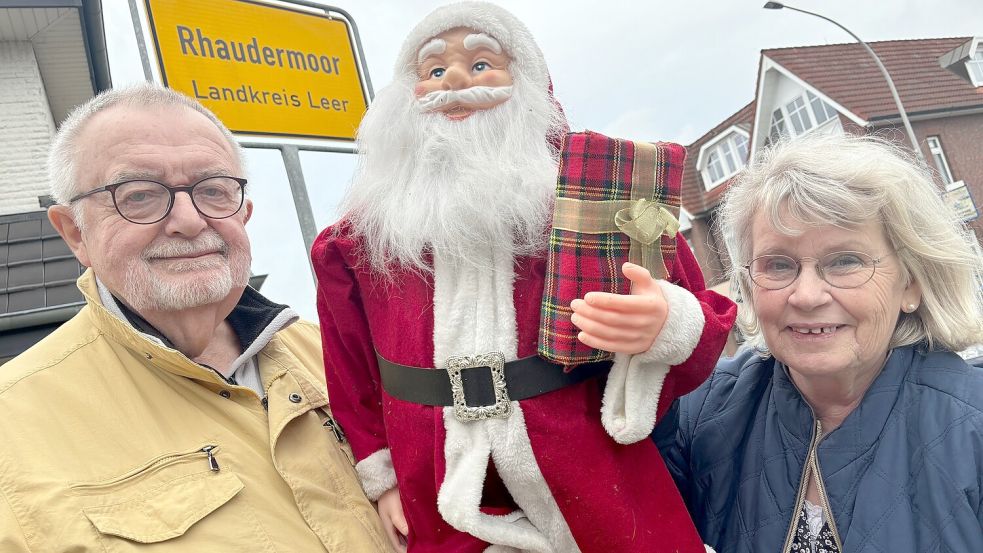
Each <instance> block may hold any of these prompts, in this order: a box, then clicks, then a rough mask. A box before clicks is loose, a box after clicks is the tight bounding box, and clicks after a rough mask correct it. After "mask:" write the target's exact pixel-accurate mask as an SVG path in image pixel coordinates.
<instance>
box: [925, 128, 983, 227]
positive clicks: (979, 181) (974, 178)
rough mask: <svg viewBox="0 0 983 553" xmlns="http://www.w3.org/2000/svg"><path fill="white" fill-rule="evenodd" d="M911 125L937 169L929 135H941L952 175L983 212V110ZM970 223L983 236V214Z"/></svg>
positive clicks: (927, 156) (926, 156) (930, 162)
mask: <svg viewBox="0 0 983 553" xmlns="http://www.w3.org/2000/svg"><path fill="white" fill-rule="evenodd" d="M911 126H912V128H913V129H914V131H915V136H916V137H917V138H918V141H919V142H920V143H921V145H922V153H923V154H924V155H925V159H926V160H927V161H928V163H929V166H930V167H932V168H933V169H934V168H935V164H934V162H933V161H932V154H931V152H929V151H928V146H927V145H926V144H925V138H926V137H929V136H937V137H939V142H941V143H942V151H943V152H944V153H945V157H946V160H947V161H948V162H949V170H950V171H952V178H953V179H954V180H957V181H959V180H961V181H963V182H965V183H966V186H967V187H968V188H969V192H970V194H972V196H973V200H975V201H976V207H977V208H978V209H979V210H980V211H981V212H983V114H975V115H964V116H961V117H945V118H940V119H932V120H929V121H913V122H912V124H911ZM970 226H971V227H972V228H973V230H974V231H975V232H976V236H977V238H978V239H981V240H983V217H981V218H977V219H976V220H975V221H972V222H971V223H970Z"/></svg>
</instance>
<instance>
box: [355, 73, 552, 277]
mask: <svg viewBox="0 0 983 553" xmlns="http://www.w3.org/2000/svg"><path fill="white" fill-rule="evenodd" d="M410 83H411V81H410V79H404V80H402V81H400V82H399V83H394V84H392V85H390V86H389V87H387V88H386V89H384V90H383V91H381V92H380V93H379V95H378V96H377V97H376V99H375V102H374V103H373V106H372V109H371V110H369V113H368V114H367V115H366V117H365V120H364V121H363V123H362V126H361V127H360V129H359V142H358V146H359V151H360V159H359V167H358V170H357V171H356V175H355V178H354V180H353V182H352V187H351V189H350V190H349V192H348V195H347V197H346V199H345V202H344V204H343V209H344V211H345V217H346V218H347V219H348V220H349V221H350V223H351V225H352V231H353V234H355V235H356V236H358V237H360V238H361V240H362V242H363V245H364V248H365V252H364V253H365V254H366V255H367V258H368V260H369V262H370V263H371V264H372V266H373V268H374V269H375V270H376V271H378V272H380V273H383V274H385V275H391V274H392V271H393V270H395V269H397V268H402V269H410V270H419V271H423V272H429V271H431V270H432V267H431V266H430V264H429V263H428V262H427V254H428V253H433V252H438V253H439V254H440V255H441V257H442V258H443V259H448V260H454V261H457V262H460V263H464V264H471V265H479V266H480V265H483V264H484V263H486V262H487V261H486V260H485V259H482V258H476V257H475V255H474V252H475V251H476V250H478V249H480V250H484V251H487V247H488V246H492V247H495V248H501V250H503V251H505V252H506V253H509V254H511V255H513V256H516V255H529V254H533V253H536V252H540V251H543V250H544V249H545V246H546V240H547V231H546V225H547V223H548V221H549V218H550V214H551V211H552V204H553V196H554V190H555V186H556V170H557V161H558V154H557V152H556V151H555V148H553V147H552V146H551V145H550V140H551V139H552V138H553V137H551V136H550V134H551V133H556V132H559V131H558V130H557V129H560V128H562V115H561V113H560V112H559V108H558V107H556V106H555V104H554V103H553V102H551V101H550V99H549V98H548V97H547V96H546V95H545V93H541V92H537V91H535V90H529V87H528V86H523V84H522V83H521V82H520V81H519V80H518V79H517V80H516V83H515V85H514V88H513V96H512V98H510V99H509V100H507V101H506V102H504V103H503V104H501V105H499V106H497V107H495V108H493V109H490V110H486V111H479V112H476V113H474V114H473V115H471V116H470V117H468V118H467V119H464V120H461V121H452V120H449V119H447V118H446V117H445V116H444V115H442V114H440V113H434V112H421V111H420V109H419V108H418V106H417V103H416V99H415V98H414V96H413V93H412V91H411V87H412V84H410ZM539 97H541V98H539ZM529 98H536V100H537V101H529V100H528V99H529ZM479 246H480V248H479Z"/></svg>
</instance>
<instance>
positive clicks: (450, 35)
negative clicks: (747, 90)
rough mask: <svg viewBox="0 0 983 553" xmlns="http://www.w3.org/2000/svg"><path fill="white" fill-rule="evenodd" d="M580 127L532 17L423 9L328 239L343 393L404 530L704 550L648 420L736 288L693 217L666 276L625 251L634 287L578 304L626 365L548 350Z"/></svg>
mask: <svg viewBox="0 0 983 553" xmlns="http://www.w3.org/2000/svg"><path fill="white" fill-rule="evenodd" d="M566 130H567V125H566V122H565V118H564V116H563V113H562V111H561V110H560V107H559V105H558V103H557V102H556V101H555V99H554V98H553V95H552V92H551V84H550V79H549V75H548V72H547V69H546V64H545V60H544V58H543V55H542V54H541V52H540V51H539V48H538V47H537V46H536V44H535V42H534V41H533V39H532V36H531V35H530V33H529V31H528V30H527V29H526V27H525V26H524V25H523V24H522V23H521V22H519V21H518V20H517V19H516V18H515V17H514V16H512V15H511V14H509V13H508V12H506V11H504V10H502V9H501V8H499V7H496V6H494V5H490V4H484V3H462V4H454V5H450V6H446V7H443V8H440V9H438V10H436V11H434V12H433V13H432V14H430V15H429V16H428V17H427V18H426V19H424V20H423V21H422V22H421V23H420V24H419V25H417V26H416V28H415V29H413V31H412V32H411V33H410V35H409V37H408V38H407V39H406V42H405V44H404V46H403V48H402V51H401V52H400V55H399V58H398V60H397V65H396V75H395V78H394V80H393V83H392V84H391V85H389V86H387V87H386V88H385V89H383V90H381V91H380V92H379V94H378V96H377V97H376V99H375V101H374V102H373V104H372V107H371V108H370V109H369V111H368V113H367V115H366V117H365V119H364V121H363V123H362V125H361V127H360V128H359V133H358V146H359V165H358V169H357V173H356V175H355V178H354V181H353V183H352V187H351V189H350V191H349V193H348V196H347V198H346V200H345V204H344V208H345V215H344V216H343V218H342V220H341V221H340V222H338V223H336V224H335V225H333V226H332V227H330V228H328V229H327V230H325V231H324V232H323V233H321V235H320V236H319V237H318V239H317V241H316V243H315V245H314V248H313V252H312V255H313V260H314V264H315V268H316V272H317V277H318V310H319V314H320V320H321V329H322V333H323V338H324V355H325V364H326V370H327V379H328V388H329V393H330V397H331V406H332V410H333V412H334V415H335V417H336V418H337V420H338V421H339V422H340V423H341V425H342V426H343V428H344V431H345V433H346V434H347V437H348V439H349V441H350V442H351V446H352V451H353V452H354V454H355V457H356V461H357V463H356V470H357V472H358V475H359V477H360V478H361V481H362V485H363V487H364V489H365V491H366V493H367V494H368V496H369V497H370V498H371V499H373V500H377V501H378V505H379V510H380V514H381V516H382V517H383V520H384V522H385V523H386V525H387V527H388V528H389V530H390V532H391V539H392V540H393V543H394V546H395V547H396V548H397V549H404V550H405V549H406V548H407V547H408V549H409V550H410V551H411V552H441V553H447V552H472V551H475V552H477V551H532V552H542V553H547V552H555V553H570V552H577V551H582V552H585V553H592V552H602V551H603V552H604V553H611V552H619V551H624V552H629V551H631V552H636V551H637V552H663V551H665V552H668V551H673V552H677V551H678V552H684V553H685V552H703V551H704V547H703V545H702V542H701V541H700V539H699V537H698V535H697V534H696V532H695V530H694V529H693V525H692V523H691V522H690V519H689V515H688V514H687V511H686V508H685V506H684V504H683V503H682V501H681V500H680V497H679V494H678V492H677V491H676V489H675V487H674V484H673V481H672V479H671V478H670V476H669V475H668V473H667V472H666V469H665V467H664V466H663V463H662V459H661V458H660V456H659V453H658V451H657V450H656V448H655V446H654V445H653V443H652V442H651V440H649V439H648V435H649V433H650V432H651V430H652V427H653V425H654V423H655V419H656V418H657V416H660V415H661V414H663V413H664V412H665V410H666V409H668V407H669V406H670V404H671V403H672V401H673V400H674V399H675V397H677V396H679V395H681V394H683V393H686V392H688V391H690V390H691V389H693V388H694V387H696V385H698V384H699V383H700V382H701V381H702V380H703V379H705V378H706V376H707V375H708V374H709V372H710V370H711V368H712V366H713V364H714V362H715V361H716V359H717V357H718V355H719V352H720V350H721V348H722V347H723V344H724V341H725V339H726V335H727V331H728V330H729V328H730V326H731V324H732V322H733V317H734V307H733V305H732V304H731V303H730V302H729V301H727V300H725V299H723V298H721V297H720V296H717V295H716V294H714V293H712V292H708V291H705V290H704V283H703V279H702V275H701V273H700V270H699V267H698V265H697V264H696V262H695V260H694V259H693V257H692V254H691V253H690V252H689V249H688V247H687V246H686V244H685V241H683V239H682V238H681V237H679V236H677V241H678V244H679V253H678V255H677V256H676V257H675V261H674V262H673V263H672V265H671V266H670V267H669V268H668V269H669V276H668V278H667V279H666V280H659V281H656V280H654V279H653V278H652V277H651V276H650V275H649V273H648V271H646V270H645V269H644V268H641V267H638V266H634V265H630V264H628V265H627V266H626V267H625V269H624V272H625V275H626V276H627V277H628V278H629V279H631V281H632V283H633V290H632V294H631V295H624V296H620V295H615V294H596V293H595V294H589V295H588V297H587V298H585V299H582V300H577V301H575V302H574V305H573V308H574V310H575V312H576V314H575V315H574V322H575V324H577V325H578V326H579V327H580V328H581V329H582V330H583V332H582V333H581V334H580V339H581V340H582V341H584V343H587V344H588V345H590V346H593V347H597V348H601V349H605V350H608V351H613V352H617V356H616V359H615V361H614V366H613V367H611V366H610V362H608V363H607V364H603V363H602V364H592V365H591V366H589V367H563V366H558V365H553V364H551V363H549V362H546V361H544V360H542V359H541V358H538V357H537V356H536V351H537V335H538V325H539V324H540V301H541V299H542V296H543V286H544V272H545V263H546V244H547V237H548V234H549V228H550V218H551V213H552V205H553V196H554V189H555V184H556V179H557V167H558V161H559V152H558V147H559V144H560V141H561V139H562V136H563V134H564V133H565V132H566ZM472 356H474V357H472ZM462 359H463V360H464V361H462ZM475 359H477V361H475ZM503 362H504V365H502V363H503ZM462 363H463V368H462ZM455 401H457V402H458V405H457V406H456V407H455V406H453V405H454V403H455ZM602 420H603V422H602Z"/></svg>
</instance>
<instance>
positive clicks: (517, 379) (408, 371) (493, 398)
mask: <svg viewBox="0 0 983 553" xmlns="http://www.w3.org/2000/svg"><path fill="white" fill-rule="evenodd" d="M496 355H497V357H498V360H499V361H498V362H499V363H501V360H503V359H504V358H503V357H502V356H501V354H489V355H485V356H476V358H453V359H457V360H463V361H461V362H458V363H455V362H454V361H453V360H449V366H452V367H453V366H455V365H456V367H457V368H456V369H455V368H452V369H450V370H448V369H421V368H417V367H408V366H406V365H399V364H396V363H393V362H391V361H387V360H386V359H384V358H383V357H382V356H381V355H379V354H378V353H376V357H377V358H378V360H379V373H380V375H381V376H382V386H383V388H385V390H386V393H388V394H389V395H390V396H392V397H395V398H398V399H401V400H404V401H409V402H412V403H419V404H422V405H434V406H451V405H453V406H455V409H460V410H461V413H467V414H466V415H465V416H464V417H463V418H462V416H461V413H459V414H458V418H462V420H464V419H466V420H480V419H484V418H488V417H499V418H503V416H508V415H507V413H502V412H498V413H495V412H492V411H489V409H490V408H493V407H496V406H498V407H500V408H502V409H505V410H506V411H508V412H511V411H510V409H511V407H508V408H506V407H505V406H504V405H503V397H505V398H507V399H508V400H510V401H517V400H522V399H528V398H531V397H535V396H538V395H541V394H545V393H547V392H552V391H554V390H559V389H560V388H564V387H566V386H570V385H572V384H576V383H578V382H583V381H584V380H587V379H590V378H594V377H596V376H599V375H602V374H605V373H606V372H607V371H608V369H610V368H611V361H595V362H593V363H586V364H583V365H578V366H577V367H575V368H574V369H573V370H571V371H564V370H563V369H564V366H563V365H559V364H556V363H551V362H549V361H547V360H545V359H543V358H542V357H539V356H538V355H533V356H531V357H525V358H523V359H516V360H515V361H509V362H508V363H501V365H500V366H501V369H498V370H495V369H493V368H492V367H493V366H495V365H496V362H495V360H494V358H495V356H496ZM489 360H491V362H489ZM498 374H502V375H504V378H501V377H498V376H497V375H498ZM458 375H459V382H460V384H459V385H458V384H457V382H458ZM500 381H503V382H504V389H505V393H507V396H503V395H502V393H501V390H500V391H499V394H498V395H496V393H495V390H496V384H499V383H501V382H500ZM458 386H460V388H459V390H458V391H459V392H463V394H458V400H457V401H455V397H454V396H455V393H454V392H455V388H457V387H458ZM482 412H485V414H484V415H482Z"/></svg>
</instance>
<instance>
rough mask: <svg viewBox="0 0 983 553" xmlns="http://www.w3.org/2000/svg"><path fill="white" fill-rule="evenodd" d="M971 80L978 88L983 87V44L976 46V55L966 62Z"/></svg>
mask: <svg viewBox="0 0 983 553" xmlns="http://www.w3.org/2000/svg"><path fill="white" fill-rule="evenodd" d="M966 69H967V70H968V71H969V78H970V79H971V80H972V81H973V84H974V85H976V86H983V43H980V44H978V45H977V46H976V53H975V54H973V57H972V58H970V59H969V61H967V62H966Z"/></svg>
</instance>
